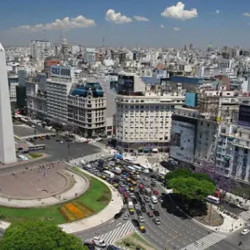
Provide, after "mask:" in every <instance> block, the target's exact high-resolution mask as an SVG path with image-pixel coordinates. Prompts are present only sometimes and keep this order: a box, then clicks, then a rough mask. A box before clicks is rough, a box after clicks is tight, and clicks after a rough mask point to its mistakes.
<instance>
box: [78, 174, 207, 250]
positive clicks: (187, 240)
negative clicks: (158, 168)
mask: <svg viewBox="0 0 250 250" xmlns="http://www.w3.org/2000/svg"><path fill="white" fill-rule="evenodd" d="M141 180H143V176H142V178H141ZM138 182H139V181H138ZM149 183H150V182H149ZM157 189H158V190H159V191H160V193H161V192H162V191H163V190H162V189H161V187H160V185H158V186H157ZM149 204H150V203H146V210H147V211H148V210H150V208H149ZM170 207H171V208H173V207H174V209H175V211H174V212H170V209H169V208H170ZM155 209H156V210H158V211H159V212H160V216H159V219H160V220H161V224H160V225H156V224H155V223H154V222H153V221H152V219H153V218H150V217H148V215H147V214H146V213H142V215H143V217H144V219H145V222H144V223H142V225H144V226H145V228H146V233H143V234H141V235H142V236H143V237H145V238H146V239H147V240H148V241H149V242H151V244H152V245H153V246H154V247H155V248H156V249H159V250H161V249H165V248H166V246H167V247H168V249H169V250H172V249H181V248H183V247H186V246H188V245H190V244H191V243H193V242H196V241H197V240H199V239H201V238H203V237H205V236H207V235H208V234H210V233H211V231H209V230H208V229H206V228H204V227H203V226H201V225H199V224H197V223H195V222H193V221H192V220H190V219H189V218H187V217H186V216H185V215H184V214H183V213H182V212H181V211H178V210H177V209H176V207H175V205H174V204H173V203H172V201H171V200H170V199H169V198H167V197H166V200H165V202H164V205H162V204H160V203H158V204H156V205H155ZM126 213H127V211H126ZM129 219H130V220H131V219H138V218H137V215H136V213H135V214H134V215H129ZM126 222H127V221H124V220H123V218H119V219H117V220H113V221H109V222H106V223H104V224H102V225H100V226H97V227H95V228H92V229H89V230H85V231H82V232H78V233H76V234H75V235H76V236H78V237H79V238H81V240H82V241H84V240H89V239H91V238H93V237H95V236H100V235H103V234H105V233H108V232H109V231H112V230H114V229H116V228H117V230H118V228H119V227H121V226H122V225H124V224H125V223H126ZM135 230H136V228H135ZM137 231H138V230H137Z"/></svg>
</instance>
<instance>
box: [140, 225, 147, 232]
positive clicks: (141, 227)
mask: <svg viewBox="0 0 250 250" xmlns="http://www.w3.org/2000/svg"><path fill="white" fill-rule="evenodd" d="M139 230H140V231H141V232H142V233H146V229H145V227H144V226H142V225H140V226H139Z"/></svg>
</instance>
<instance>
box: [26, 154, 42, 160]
mask: <svg viewBox="0 0 250 250" xmlns="http://www.w3.org/2000/svg"><path fill="white" fill-rule="evenodd" d="M29 156H30V157H31V158H33V159H36V158H40V157H42V156H43V154H41V153H29Z"/></svg>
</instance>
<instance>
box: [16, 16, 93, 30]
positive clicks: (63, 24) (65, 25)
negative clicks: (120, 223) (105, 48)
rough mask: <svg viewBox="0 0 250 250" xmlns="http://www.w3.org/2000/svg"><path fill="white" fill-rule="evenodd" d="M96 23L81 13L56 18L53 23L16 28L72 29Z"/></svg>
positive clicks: (18, 28)
mask: <svg viewBox="0 0 250 250" xmlns="http://www.w3.org/2000/svg"><path fill="white" fill-rule="evenodd" d="M95 25H96V23H95V21H94V20H92V19H87V18H86V17H84V16H82V15H80V16H77V17H73V18H69V17H65V18H63V19H56V20H55V21H54V22H52V23H46V24H36V25H21V26H18V27H16V28H14V30H17V31H22V32H38V31H42V30H60V29H64V30H70V29H77V28H88V27H92V26H95Z"/></svg>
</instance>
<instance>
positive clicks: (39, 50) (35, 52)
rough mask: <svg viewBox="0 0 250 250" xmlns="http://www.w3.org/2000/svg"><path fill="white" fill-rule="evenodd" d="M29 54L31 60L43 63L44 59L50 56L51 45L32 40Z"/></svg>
mask: <svg viewBox="0 0 250 250" xmlns="http://www.w3.org/2000/svg"><path fill="white" fill-rule="evenodd" d="M30 52H31V56H32V58H33V59H35V60H37V61H39V62H43V61H44V60H45V58H46V57H48V56H50V55H51V43H50V42H49V41H43V40H32V41H31V43H30Z"/></svg>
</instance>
